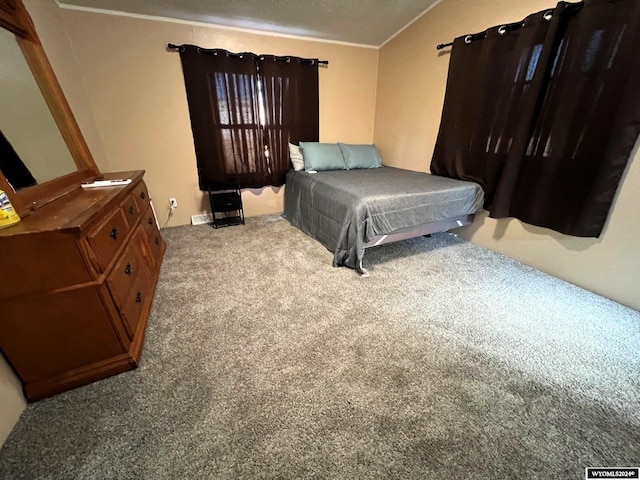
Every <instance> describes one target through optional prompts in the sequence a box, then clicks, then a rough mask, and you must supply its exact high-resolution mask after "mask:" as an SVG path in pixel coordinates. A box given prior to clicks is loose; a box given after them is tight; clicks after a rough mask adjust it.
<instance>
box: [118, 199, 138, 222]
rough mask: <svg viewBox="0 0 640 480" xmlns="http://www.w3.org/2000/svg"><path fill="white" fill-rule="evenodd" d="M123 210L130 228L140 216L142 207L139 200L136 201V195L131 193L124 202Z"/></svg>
mask: <svg viewBox="0 0 640 480" xmlns="http://www.w3.org/2000/svg"><path fill="white" fill-rule="evenodd" d="M122 211H123V212H124V216H125V218H126V219H127V224H128V225H129V228H130V229H131V228H133V226H134V225H135V223H136V221H137V220H138V217H140V207H139V206H138V202H137V201H136V198H135V196H134V195H133V194H132V195H129V196H128V197H127V199H126V200H125V201H124V202H122Z"/></svg>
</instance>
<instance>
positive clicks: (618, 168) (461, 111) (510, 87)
mask: <svg viewBox="0 0 640 480" xmlns="http://www.w3.org/2000/svg"><path fill="white" fill-rule="evenodd" d="M545 13H546V12H539V13H538V14H534V15H531V16H529V17H527V19H526V20H525V26H524V27H523V28H516V29H513V30H512V31H508V32H507V33H505V34H504V35H502V36H500V34H499V33H498V30H499V29H498V28H494V29H490V30H489V31H488V32H487V38H486V39H479V40H474V41H472V42H471V43H470V44H465V42H464V38H463V37H461V38H459V39H456V41H455V42H454V47H453V50H452V57H451V65H450V71H449V75H450V77H449V80H448V83H447V93H446V100H445V106H444V110H443V117H442V124H441V129H440V133H439V136H438V141H437V145H436V148H435V150H434V157H433V160H432V172H433V173H435V174H438V175H446V176H451V177H454V178H462V179H468V180H474V181H477V182H478V183H480V184H481V185H482V186H483V188H485V192H486V193H487V202H486V204H485V207H486V208H487V209H488V210H489V212H490V215H491V216H492V217H495V218H503V217H516V218H519V219H521V220H522V221H524V222H527V223H530V224H534V225H539V226H543V227H548V228H551V229H554V230H556V231H559V232H562V233H565V234H569V235H576V236H585V237H596V236H599V235H600V233H601V231H602V228H603V227H604V224H605V222H606V218H607V215H608V212H609V209H610V207H611V203H612V200H613V198H614V196H615V193H616V190H617V187H618V183H619V181H620V178H621V176H622V173H623V171H624V169H625V166H626V164H627V162H628V159H629V156H630V154H631V151H632V149H633V146H634V144H635V142H636V140H637V138H638V134H640V63H639V62H638V60H637V58H636V57H637V55H635V54H634V51H633V48H634V46H635V45H638V44H639V42H640V37H639V35H640V2H637V1H636V0H587V1H586V2H585V3H584V4H582V3H581V4H570V3H566V2H560V3H559V4H558V5H557V7H556V8H555V9H554V10H553V11H552V13H553V16H552V17H551V19H550V21H548V22H547V21H546V20H545V19H544V15H545ZM534 31H535V33H534ZM487 40H489V41H487ZM503 41H504V42H503ZM506 42H511V43H514V44H515V45H516V46H515V47H514V49H513V50H510V51H509V52H510V54H507V55H505V50H507V51H508V49H507V47H505V46H504V45H503V44H504V43H506ZM497 45H500V46H499V47H498V46H497ZM473 50H475V51H476V53H475V54H474V53H473ZM478 52H480V53H481V54H485V57H484V58H485V59H486V61H487V63H486V64H483V63H482V62H481V61H477V59H476V60H474V59H473V57H474V55H477V53H478ZM514 69H515V72H516V75H513V76H511V75H509V74H507V75H506V77H505V80H504V81H503V80H502V77H501V75H502V74H505V73H506V72H513V71H514ZM487 70H489V71H487ZM487 76H488V77H492V78H491V79H489V80H485V81H483V82H481V83H480V84H479V85H478V84H477V83H476V78H485V77H487ZM521 80H524V83H523V84H522V85H521V86H520V87H518V86H517V84H518V83H519V81H521ZM514 90H515V92H516V93H515V94H514V93H513V92H514ZM463 96H464V97H463ZM473 96H476V98H477V99H476V101H475V102H473V101H472V100H473ZM461 99H462V100H461ZM487 99H488V100H487ZM459 100H461V102H464V104H462V105H461V104H460V103H461V102H460V101H459ZM478 110H479V111H478ZM467 117H471V118H474V119H475V121H474V122H471V121H470V120H469V118H467ZM505 142H506V144H505ZM476 144H483V147H484V148H477V147H473V146H474V145H476Z"/></svg>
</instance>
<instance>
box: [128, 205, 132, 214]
mask: <svg viewBox="0 0 640 480" xmlns="http://www.w3.org/2000/svg"><path fill="white" fill-rule="evenodd" d="M129 215H133V205H130V206H129Z"/></svg>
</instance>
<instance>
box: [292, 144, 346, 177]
mask: <svg viewBox="0 0 640 480" xmlns="http://www.w3.org/2000/svg"><path fill="white" fill-rule="evenodd" d="M300 146H301V147H302V154H303V158H304V169H305V170H306V171H309V170H346V169H347V165H346V164H345V163H344V158H343V157H342V150H340V147H339V146H338V144H337V143H318V142H300Z"/></svg>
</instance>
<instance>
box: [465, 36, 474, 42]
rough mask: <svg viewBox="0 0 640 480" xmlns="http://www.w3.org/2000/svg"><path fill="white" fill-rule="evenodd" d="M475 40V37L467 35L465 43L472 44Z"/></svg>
mask: <svg viewBox="0 0 640 480" xmlns="http://www.w3.org/2000/svg"><path fill="white" fill-rule="evenodd" d="M472 39H473V37H472V36H471V35H467V36H466V37H464V43H467V44H469V43H471V40H472Z"/></svg>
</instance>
